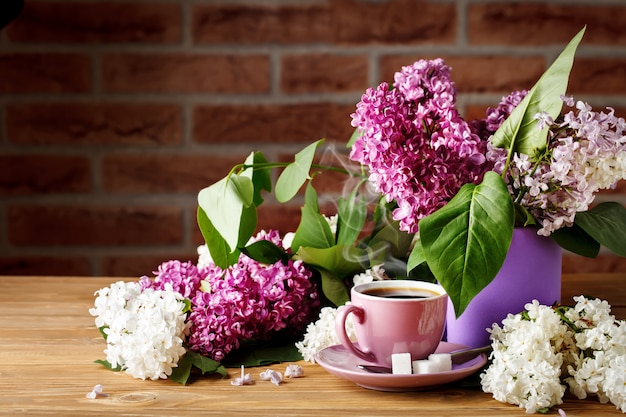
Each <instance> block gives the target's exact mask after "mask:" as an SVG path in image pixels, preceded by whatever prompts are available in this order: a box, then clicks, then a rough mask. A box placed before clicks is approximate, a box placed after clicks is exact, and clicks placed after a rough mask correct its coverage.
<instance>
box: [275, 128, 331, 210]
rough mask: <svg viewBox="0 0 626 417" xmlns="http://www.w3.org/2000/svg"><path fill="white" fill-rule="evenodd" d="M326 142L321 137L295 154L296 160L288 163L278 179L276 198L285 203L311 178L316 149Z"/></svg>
mask: <svg viewBox="0 0 626 417" xmlns="http://www.w3.org/2000/svg"><path fill="white" fill-rule="evenodd" d="M323 142H324V139H320V140H318V141H317V142H313V143H312V144H310V145H309V146H307V147H306V148H304V149H303V150H301V151H300V152H298V153H297V154H296V155H295V159H294V162H292V163H291V164H289V165H287V166H286V167H285V169H284V170H283V172H282V173H281V174H280V176H279V177H278V180H277V181H276V192H275V194H276V200H278V201H279V202H280V203H285V202H287V201H289V200H291V199H292V198H293V197H294V196H295V195H296V194H297V193H298V190H300V188H301V187H302V185H303V184H304V183H305V181H306V180H309V179H311V176H310V175H309V171H310V169H311V165H312V164H313V158H314V157H315V151H316V150H317V148H318V146H319V145H320V144H322V143H323Z"/></svg>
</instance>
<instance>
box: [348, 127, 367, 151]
mask: <svg viewBox="0 0 626 417" xmlns="http://www.w3.org/2000/svg"><path fill="white" fill-rule="evenodd" d="M361 136H363V129H359V128H358V127H357V128H356V129H354V132H352V135H351V136H350V139H349V140H348V143H347V144H346V147H347V148H351V147H352V145H354V142H356V141H357V140H359V138H361Z"/></svg>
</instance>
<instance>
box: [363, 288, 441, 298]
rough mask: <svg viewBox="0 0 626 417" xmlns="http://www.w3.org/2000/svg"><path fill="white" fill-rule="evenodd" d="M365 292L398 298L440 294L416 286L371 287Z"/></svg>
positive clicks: (376, 295) (377, 295) (427, 296)
mask: <svg viewBox="0 0 626 417" xmlns="http://www.w3.org/2000/svg"><path fill="white" fill-rule="evenodd" d="M363 294H367V295H373V296H375V297H384V298H396V299H418V298H429V297H435V296H437V295H439V294H437V293H435V292H433V291H429V290H426V289H416V288H393V287H389V288H382V287H381V288H371V289H369V290H366V291H363Z"/></svg>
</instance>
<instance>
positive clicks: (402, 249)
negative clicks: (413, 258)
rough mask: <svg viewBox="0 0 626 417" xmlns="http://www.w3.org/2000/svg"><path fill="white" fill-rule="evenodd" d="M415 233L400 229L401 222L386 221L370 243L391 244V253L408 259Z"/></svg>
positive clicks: (373, 244)
mask: <svg viewBox="0 0 626 417" xmlns="http://www.w3.org/2000/svg"><path fill="white" fill-rule="evenodd" d="M413 236H414V235H413V234H411V233H407V232H403V231H402V230H400V222H399V221H393V222H389V221H387V222H385V223H384V225H383V227H382V228H380V229H379V230H378V231H377V232H376V233H375V234H374V236H372V238H371V239H370V240H369V242H368V245H371V246H375V245H377V244H378V243H380V242H385V243H388V244H389V249H390V252H389V255H391V256H392V257H394V258H399V259H406V256H407V254H408V253H409V248H410V247H411V242H412V241H413Z"/></svg>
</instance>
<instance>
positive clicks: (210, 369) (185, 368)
mask: <svg viewBox="0 0 626 417" xmlns="http://www.w3.org/2000/svg"><path fill="white" fill-rule="evenodd" d="M192 368H197V369H199V370H200V372H201V373H202V375H204V374H207V373H217V374H220V375H222V376H223V377H226V376H228V372H227V371H226V368H225V367H224V366H223V365H222V364H221V363H219V362H217V361H214V360H213V359H211V358H208V357H206V356H203V355H201V354H199V353H197V352H194V351H191V350H189V349H187V352H186V353H185V354H184V355H183V356H182V357H181V358H180V359H179V360H178V366H177V367H176V368H172V374H171V375H170V376H169V379H171V380H172V381H174V382H177V383H179V384H182V385H186V384H187V382H188V381H189V377H190V376H191V370H192Z"/></svg>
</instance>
